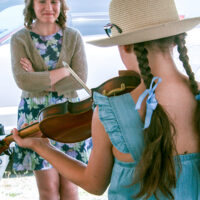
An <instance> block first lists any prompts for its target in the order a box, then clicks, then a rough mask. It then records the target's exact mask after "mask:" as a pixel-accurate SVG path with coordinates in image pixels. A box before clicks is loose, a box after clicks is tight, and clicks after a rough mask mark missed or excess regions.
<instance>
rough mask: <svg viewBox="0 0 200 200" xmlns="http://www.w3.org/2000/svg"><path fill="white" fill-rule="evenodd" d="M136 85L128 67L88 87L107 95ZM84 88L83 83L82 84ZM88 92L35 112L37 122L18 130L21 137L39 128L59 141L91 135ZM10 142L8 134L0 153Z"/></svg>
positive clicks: (120, 92) (0, 147) (124, 91)
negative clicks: (73, 99)
mask: <svg viewBox="0 0 200 200" xmlns="http://www.w3.org/2000/svg"><path fill="white" fill-rule="evenodd" d="M139 84H140V76H139V74H138V73H136V72H134V71H129V70H125V71H124V70H122V71H119V76H117V77H114V78H111V79H109V80H107V81H106V82H104V83H103V84H101V85H100V86H98V87H96V88H93V89H91V94H93V92H94V91H96V92H99V93H101V94H103V95H105V96H108V97H111V96H116V95H121V94H124V93H128V92H130V91H132V90H133V89H134V88H136V87H137V86H138V85H139ZM84 87H85V86H84ZM92 103H93V98H92V95H91V96H90V97H89V98H87V99H85V100H82V101H79V102H69V101H66V102H63V103H59V104H55V105H50V106H48V107H46V108H44V109H42V110H41V111H40V112H39V114H38V119H39V120H38V122H35V123H33V124H31V125H29V126H26V127H25V128H22V129H19V130H18V132H19V135H20V136H21V137H22V138H25V137H31V135H33V134H34V133H35V132H37V131H41V132H42V133H43V135H44V136H46V137H47V138H50V139H52V140H55V141H58V142H62V143H75V142H80V141H83V140H85V139H87V138H89V137H91V121H92V114H93V110H92ZM13 141H14V139H13V135H12V133H11V134H9V135H7V136H6V137H5V138H4V139H3V140H1V141H0V154H1V153H2V152H4V151H6V150H7V149H9V145H10V144H11V143H12V142H13Z"/></svg>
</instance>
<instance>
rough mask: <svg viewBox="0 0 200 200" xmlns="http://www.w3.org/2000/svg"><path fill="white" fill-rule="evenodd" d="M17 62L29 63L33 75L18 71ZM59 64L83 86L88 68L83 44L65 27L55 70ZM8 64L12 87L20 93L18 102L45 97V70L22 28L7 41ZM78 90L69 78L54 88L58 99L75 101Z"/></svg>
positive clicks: (73, 81) (46, 76)
mask: <svg viewBox="0 0 200 200" xmlns="http://www.w3.org/2000/svg"><path fill="white" fill-rule="evenodd" d="M21 58H28V59H29V60H30V61H31V63H32V66H33V69H34V72H26V71H25V70H24V69H23V68H22V67H21V64H20V59H21ZM62 61H65V62H66V63H68V65H69V66H70V67H71V68H72V69H73V70H74V71H75V73H76V74H77V75H78V76H79V77H80V78H81V79H82V81H83V82H86V80H87V73H88V68H87V61H86V55H85V49H84V44H83V41H82V38H81V35H80V33H79V32H78V31H77V30H75V29H72V28H69V27H67V28H66V29H65V30H64V31H63V43H62V48H61V52H60V57H59V60H58V62H57V65H56V68H60V67H63V64H62ZM11 63H12V71H13V76H14V79H15V81H16V84H17V86H18V87H19V88H20V89H21V90H22V95H21V97H22V98H26V97H41V96H44V95H46V94H48V92H47V90H48V89H49V88H51V85H50V78H49V75H50V73H49V71H48V67H47V66H46V65H45V62H44V60H43V58H42V57H41V56H40V54H39V52H38V50H37V49H36V48H35V46H34V43H33V41H32V38H31V36H30V32H29V31H28V30H27V29H25V28H24V29H22V30H20V31H18V32H17V33H15V34H14V35H13V36H12V38H11ZM81 88H82V86H81V85H80V84H79V83H78V82H77V81H76V80H75V79H74V78H73V77H72V75H70V76H69V77H66V78H63V79H62V80H60V81H59V82H57V83H56V84H55V90H56V91H57V92H58V95H61V94H63V95H64V96H65V97H69V98H72V97H76V96H77V93H76V90H77V89H81Z"/></svg>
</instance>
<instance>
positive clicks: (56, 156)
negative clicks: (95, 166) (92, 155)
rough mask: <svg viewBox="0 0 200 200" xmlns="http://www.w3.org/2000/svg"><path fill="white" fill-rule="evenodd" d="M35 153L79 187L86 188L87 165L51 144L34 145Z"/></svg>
mask: <svg viewBox="0 0 200 200" xmlns="http://www.w3.org/2000/svg"><path fill="white" fill-rule="evenodd" d="M33 146H34V147H33V148H32V149H33V150H34V151H35V152H37V153H38V154H39V155H41V156H42V157H43V158H44V159H46V160H47V161H48V162H50V163H51V164H52V165H53V167H54V168H55V169H57V170H58V171H59V173H60V174H62V175H63V176H65V177H66V178H67V179H69V180H71V181H72V182H73V183H75V184H76V185H79V186H81V187H82V186H83V187H84V186H85V185H86V182H87V177H86V176H85V171H86V165H85V164H84V163H82V162H80V161H78V160H75V159H73V158H71V157H70V156H68V155H65V154H64V153H62V152H60V151H58V150H56V149H55V148H54V147H53V146H52V145H50V144H42V145H36V144H34V145H33Z"/></svg>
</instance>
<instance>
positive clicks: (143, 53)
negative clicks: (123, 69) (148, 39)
mask: <svg viewBox="0 0 200 200" xmlns="http://www.w3.org/2000/svg"><path fill="white" fill-rule="evenodd" d="M134 51H135V53H136V56H137V60H138V63H139V68H140V72H141V77H142V79H143V80H144V83H145V86H146V88H149V85H150V83H151V80H152V78H153V75H152V73H151V69H150V67H149V64H148V58H147V53H148V51H147V49H146V48H145V44H144V43H139V44H134ZM173 133H175V129H174V126H173V124H172V123H171V122H170V120H169V118H168V115H167V114H166V112H165V111H164V110H163V108H162V106H161V105H160V104H159V103H158V105H157V107H156V109H155V110H154V112H153V115H152V118H151V123H150V126H149V127H148V128H147V129H145V130H144V140H145V149H144V152H143V154H142V158H141V160H140V163H139V164H138V167H137V169H136V174H137V177H136V179H135V180H134V181H133V184H135V183H138V182H139V183H140V184H141V189H140V192H139V193H138V194H137V195H136V197H142V196H145V199H148V198H149V197H150V196H151V195H153V194H154V195H155V197H156V198H157V199H158V197H157V191H158V190H160V191H161V192H162V193H163V194H164V195H165V196H169V197H170V198H171V199H174V197H173V194H172V192H171V188H173V187H175V186H176V174H175V169H174V160H173V150H174V144H173V138H172V137H173ZM166 166H167V167H166Z"/></svg>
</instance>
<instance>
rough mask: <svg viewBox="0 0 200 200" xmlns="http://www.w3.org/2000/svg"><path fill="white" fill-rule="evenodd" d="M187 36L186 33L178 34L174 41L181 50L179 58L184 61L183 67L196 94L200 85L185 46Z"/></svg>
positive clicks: (179, 50)
mask: <svg viewBox="0 0 200 200" xmlns="http://www.w3.org/2000/svg"><path fill="white" fill-rule="evenodd" d="M185 36H186V33H182V34H180V35H177V36H176V37H175V40H174V42H175V43H176V44H177V49H178V52H179V59H180V60H181V61H182V63H183V67H184V68H185V71H186V73H187V75H188V77H189V80H190V85H191V90H192V93H193V94H194V95H197V94H198V85H197V82H196V81H195V77H194V73H193V72H192V69H191V66H190V65H189V58H188V55H187V48H186V46H185Z"/></svg>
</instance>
